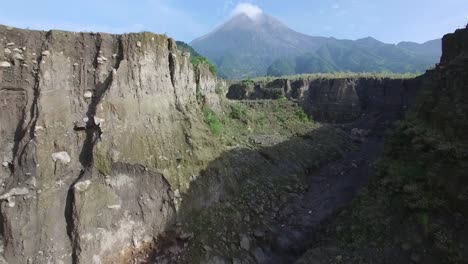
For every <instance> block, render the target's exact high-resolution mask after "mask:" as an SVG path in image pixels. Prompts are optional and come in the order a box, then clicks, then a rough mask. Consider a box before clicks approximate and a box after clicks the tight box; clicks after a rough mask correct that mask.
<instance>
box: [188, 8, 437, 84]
mask: <svg viewBox="0 0 468 264" xmlns="http://www.w3.org/2000/svg"><path fill="white" fill-rule="evenodd" d="M191 46H192V47H193V48H194V49H195V50H196V51H197V52H199V53H200V54H202V55H204V56H206V57H207V58H208V59H209V60H210V61H212V62H213V63H214V64H215V65H216V66H217V67H218V73H219V75H220V76H221V77H225V78H229V79H242V78H247V77H256V76H263V75H271V76H280V75H287V74H300V73H318V72H335V71H352V72H395V73H403V72H422V71H424V70H425V69H427V68H429V67H430V66H432V65H434V64H435V63H436V62H438V60H439V58H440V54H441V52H442V51H441V49H442V48H441V40H433V41H429V42H426V43H423V44H418V43H414V42H401V43H399V44H397V45H394V44H386V43H383V42H380V41H378V40H376V39H373V38H370V37H369V38H364V39H359V40H356V41H352V40H339V39H335V38H325V37H314V36H308V35H305V34H302V33H299V32H296V31H294V30H292V29H290V28H288V27H287V26H286V25H284V24H283V23H282V22H280V21H279V20H277V19H276V18H274V17H272V16H270V15H268V14H265V13H262V14H260V15H257V16H255V17H251V16H248V15H246V14H243V13H241V14H238V15H236V16H234V17H232V18H231V19H230V20H229V21H227V22H226V23H225V24H223V25H221V26H220V27H218V28H217V29H215V30H214V31H213V32H212V33H210V34H208V35H205V36H203V37H200V38H198V39H195V40H194V41H192V42H191Z"/></svg>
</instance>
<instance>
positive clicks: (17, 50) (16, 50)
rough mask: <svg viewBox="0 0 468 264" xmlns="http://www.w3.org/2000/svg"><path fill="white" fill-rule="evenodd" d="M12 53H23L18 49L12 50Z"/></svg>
mask: <svg viewBox="0 0 468 264" xmlns="http://www.w3.org/2000/svg"><path fill="white" fill-rule="evenodd" d="M13 51H14V52H18V53H23V51H22V50H20V49H18V48H14V49H13Z"/></svg>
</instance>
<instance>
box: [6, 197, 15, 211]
mask: <svg viewBox="0 0 468 264" xmlns="http://www.w3.org/2000/svg"><path fill="white" fill-rule="evenodd" d="M6 200H7V204H6V206H7V207H10V208H13V207H15V197H14V196H12V197H8V198H7V199H6Z"/></svg>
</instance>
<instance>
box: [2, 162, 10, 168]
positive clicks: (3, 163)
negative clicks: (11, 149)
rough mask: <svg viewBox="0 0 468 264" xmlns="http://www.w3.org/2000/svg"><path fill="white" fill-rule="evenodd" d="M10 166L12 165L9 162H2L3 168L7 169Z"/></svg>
mask: <svg viewBox="0 0 468 264" xmlns="http://www.w3.org/2000/svg"><path fill="white" fill-rule="evenodd" d="M8 165H10V163H9V162H8V161H4V162H2V166H3V167H5V168H8Z"/></svg>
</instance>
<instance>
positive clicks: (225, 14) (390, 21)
mask: <svg viewBox="0 0 468 264" xmlns="http://www.w3.org/2000/svg"><path fill="white" fill-rule="evenodd" d="M239 3H251V4H254V5H257V6H259V7H260V8H261V9H262V10H263V11H264V12H266V13H269V14H270V15H273V16H275V17H277V18H279V19H280V20H281V21H283V22H284V23H285V24H286V25H288V26H290V27H291V28H292V29H294V30H296V31H299V32H302V33H306V34H309V35H315V36H333V37H336V38H346V39H357V38H362V37H367V36H372V37H374V38H377V39H379V40H381V41H384V42H388V43H396V42H399V41H402V40H409V41H416V42H424V41H427V40H430V39H435V38H439V37H442V35H443V34H445V33H448V32H452V31H454V30H455V29H456V28H457V27H462V26H464V25H466V24H467V23H468V0H289V1H284V0H281V1H280V0H251V1H237V0H197V1H188V0H75V1H64V0H42V1H37V0H22V1H20V2H18V1H3V3H2V4H1V9H0V24H7V25H11V26H16V27H22V28H31V29H44V30H48V29H51V28H55V29H65V30H74V31H102V32H112V33H123V32H135V31H143V30H144V31H152V32H155V33H166V34H167V35H169V36H171V37H173V38H176V39H178V40H184V41H186V42H189V41H191V40H193V39H194V38H196V37H199V36H201V35H204V34H206V33H208V32H209V31H211V30H212V29H213V28H215V27H216V26H218V25H220V24H221V23H222V22H224V21H226V20H227V19H228V18H229V16H230V15H231V14H232V10H234V9H235V7H236V6H237V5H238V4H239Z"/></svg>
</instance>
